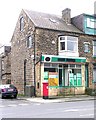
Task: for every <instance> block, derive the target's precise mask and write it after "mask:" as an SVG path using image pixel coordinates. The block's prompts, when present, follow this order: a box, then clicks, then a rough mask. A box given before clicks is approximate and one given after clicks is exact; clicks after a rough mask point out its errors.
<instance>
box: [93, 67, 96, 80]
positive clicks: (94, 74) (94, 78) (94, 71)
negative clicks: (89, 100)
mask: <svg viewBox="0 0 96 120" xmlns="http://www.w3.org/2000/svg"><path fill="white" fill-rule="evenodd" d="M93 81H94V82H96V68H94V69H93Z"/></svg>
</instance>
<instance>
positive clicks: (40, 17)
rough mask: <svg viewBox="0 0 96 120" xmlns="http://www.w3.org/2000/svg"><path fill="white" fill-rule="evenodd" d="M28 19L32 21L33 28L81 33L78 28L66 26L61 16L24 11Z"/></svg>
mask: <svg viewBox="0 0 96 120" xmlns="http://www.w3.org/2000/svg"><path fill="white" fill-rule="evenodd" d="M24 12H25V13H26V14H27V15H28V17H29V18H30V19H31V20H32V22H33V23H34V25H35V27H39V28H46V29H52V30H59V31H67V32H75V33H82V31H80V30H79V29H78V28H76V27H75V26H74V25H72V24H66V22H65V21H64V20H63V19H62V17H61V16H58V15H53V14H46V13H41V12H35V11H31V10H24Z"/></svg>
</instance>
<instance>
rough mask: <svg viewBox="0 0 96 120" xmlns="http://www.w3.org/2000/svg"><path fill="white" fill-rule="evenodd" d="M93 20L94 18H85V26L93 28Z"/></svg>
mask: <svg viewBox="0 0 96 120" xmlns="http://www.w3.org/2000/svg"><path fill="white" fill-rule="evenodd" d="M95 22H96V21H95V20H94V19H92V18H91V19H90V18H87V27H89V28H94V27H95V26H94V24H95Z"/></svg>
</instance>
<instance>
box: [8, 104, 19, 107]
mask: <svg viewBox="0 0 96 120" xmlns="http://www.w3.org/2000/svg"><path fill="white" fill-rule="evenodd" d="M8 106H9V107H16V106H17V105H15V104H11V105H8Z"/></svg>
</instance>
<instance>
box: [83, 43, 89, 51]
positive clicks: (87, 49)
mask: <svg viewBox="0 0 96 120" xmlns="http://www.w3.org/2000/svg"><path fill="white" fill-rule="evenodd" d="M89 44H90V43H89V42H84V52H86V53H88V52H89Z"/></svg>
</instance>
